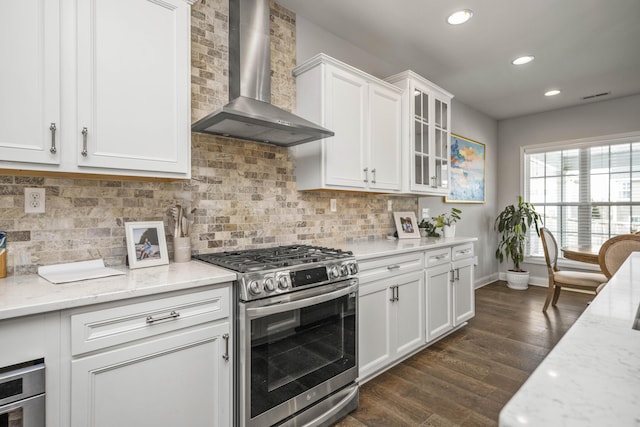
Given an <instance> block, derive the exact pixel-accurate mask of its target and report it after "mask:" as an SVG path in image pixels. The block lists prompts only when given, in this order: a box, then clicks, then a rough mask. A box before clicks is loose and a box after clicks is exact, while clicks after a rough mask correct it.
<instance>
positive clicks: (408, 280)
mask: <svg viewBox="0 0 640 427" xmlns="http://www.w3.org/2000/svg"><path fill="white" fill-rule="evenodd" d="M392 282H394V283H395V286H396V287H397V288H396V290H395V292H396V298H397V301H395V302H394V303H393V305H394V308H393V310H394V311H395V319H396V322H395V328H394V329H393V334H394V338H395V340H394V341H395V349H396V357H401V356H404V355H405V354H408V353H410V352H411V351H413V350H415V349H417V348H418V347H420V346H421V345H423V344H424V340H425V336H424V305H425V304H424V273H423V272H416V273H412V274H406V275H403V276H399V277H397V278H395V279H393V280H392Z"/></svg>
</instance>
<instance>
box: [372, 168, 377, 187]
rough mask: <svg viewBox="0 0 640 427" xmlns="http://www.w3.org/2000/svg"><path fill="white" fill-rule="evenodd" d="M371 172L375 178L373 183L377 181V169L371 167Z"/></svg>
mask: <svg viewBox="0 0 640 427" xmlns="http://www.w3.org/2000/svg"><path fill="white" fill-rule="evenodd" d="M371 173H372V174H373V180H372V181H371V183H372V184H375V183H376V170H375V169H371Z"/></svg>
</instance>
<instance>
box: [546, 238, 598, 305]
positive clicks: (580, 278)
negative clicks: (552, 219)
mask: <svg viewBox="0 0 640 427" xmlns="http://www.w3.org/2000/svg"><path fill="white" fill-rule="evenodd" d="M540 238H541V239H542V247H543V248H544V258H545V261H546V262H547V271H548V274H549V289H548V290H547V299H546V300H545V302H544V306H543V307H542V312H543V313H546V311H547V308H548V307H549V303H551V305H553V306H554V307H555V306H556V303H557V302H558V297H559V296H560V291H561V290H562V288H568V289H580V290H583V291H592V292H593V293H594V294H597V293H598V291H599V289H598V287H599V286H600V285H601V284H603V283H606V282H607V280H608V279H607V277H606V276H605V275H604V274H601V273H588V272H583V271H569V270H563V271H560V270H559V269H558V243H557V242H556V239H555V237H553V234H552V233H551V231H549V229H548V228H545V227H542V228H541V229H540Z"/></svg>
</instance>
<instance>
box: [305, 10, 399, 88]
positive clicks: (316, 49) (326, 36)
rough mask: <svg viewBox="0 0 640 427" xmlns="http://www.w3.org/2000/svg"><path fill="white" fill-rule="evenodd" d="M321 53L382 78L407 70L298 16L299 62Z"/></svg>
mask: <svg viewBox="0 0 640 427" xmlns="http://www.w3.org/2000/svg"><path fill="white" fill-rule="evenodd" d="M318 53H326V54H327V55H329V56H331V57H333V58H336V59H338V60H340V61H342V62H344V63H346V64H349V65H351V66H353V67H356V68H358V69H360V70H363V71H365V72H367V73H369V74H371V75H372V76H375V77H378V78H380V79H382V78H384V77H387V76H391V75H393V74H395V73H398V72H400V71H404V69H402V68H398V66H397V65H393V64H390V63H388V62H385V61H384V60H382V59H380V58H378V57H376V56H374V55H371V54H370V53H368V52H366V51H364V50H362V49H361V48H359V47H357V46H356V45H354V44H352V43H349V42H348V41H346V40H344V39H341V38H339V37H337V36H335V35H333V34H332V33H328V32H327V31H326V30H325V29H323V28H321V27H318V26H317V25H316V24H314V23H312V22H310V21H308V20H306V19H304V17H303V16H300V15H296V56H297V63H298V64H301V63H303V62H305V61H306V60H308V59H309V58H311V57H313V56H314V55H316V54H318Z"/></svg>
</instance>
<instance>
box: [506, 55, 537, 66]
mask: <svg viewBox="0 0 640 427" xmlns="http://www.w3.org/2000/svg"><path fill="white" fill-rule="evenodd" d="M534 58H535V57H534V56H531V55H527V56H521V57H519V58H516V59H514V60H513V61H511V63H512V64H513V65H524V64H528V63H529V62H531V61H533V59H534Z"/></svg>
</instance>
